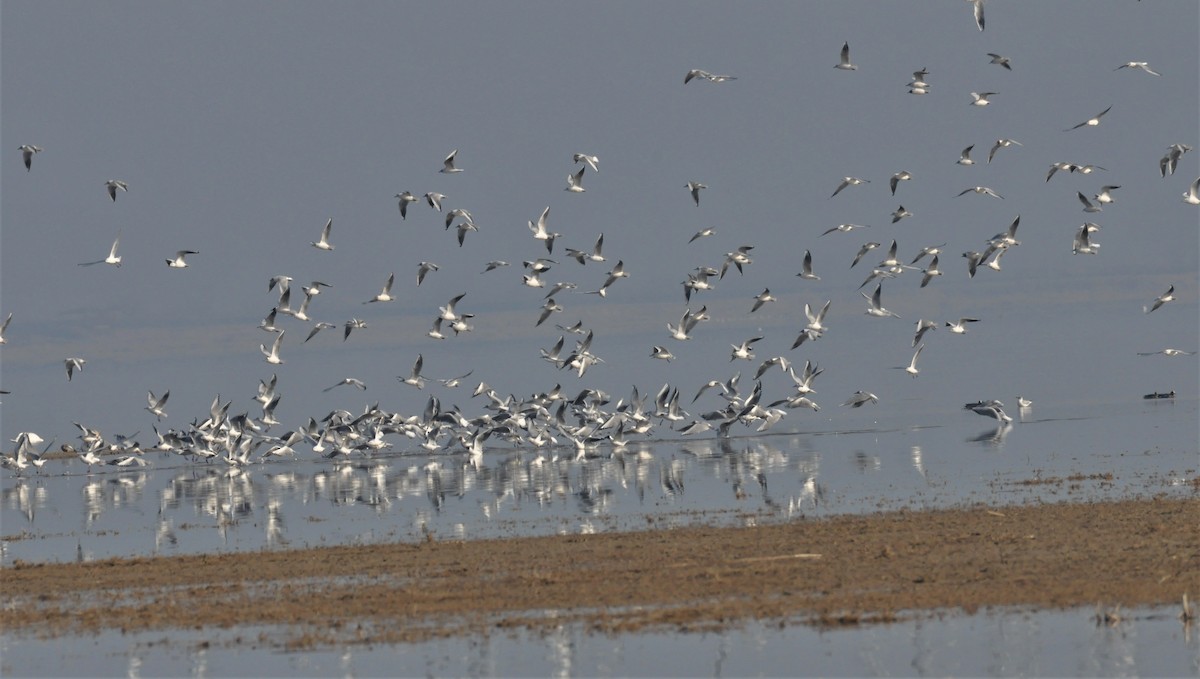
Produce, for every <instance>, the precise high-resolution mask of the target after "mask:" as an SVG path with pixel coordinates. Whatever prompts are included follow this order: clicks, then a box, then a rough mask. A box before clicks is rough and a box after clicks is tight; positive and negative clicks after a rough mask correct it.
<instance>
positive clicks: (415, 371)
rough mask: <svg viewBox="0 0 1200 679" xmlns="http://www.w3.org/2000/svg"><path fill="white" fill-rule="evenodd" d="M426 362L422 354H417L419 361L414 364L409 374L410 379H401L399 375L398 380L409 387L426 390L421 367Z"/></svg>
mask: <svg viewBox="0 0 1200 679" xmlns="http://www.w3.org/2000/svg"><path fill="white" fill-rule="evenodd" d="M424 362H425V358H424V357H423V356H421V354H417V360H416V362H415V363H413V367H412V372H411V373H409V374H408V377H401V376H399V375H397V376H396V379H398V380H400V381H401V382H403V383H405V384H407V385H409V386H413V387H416V388H417V389H424V388H425V378H424V377H422V376H421V365H422V364H423V363H424Z"/></svg>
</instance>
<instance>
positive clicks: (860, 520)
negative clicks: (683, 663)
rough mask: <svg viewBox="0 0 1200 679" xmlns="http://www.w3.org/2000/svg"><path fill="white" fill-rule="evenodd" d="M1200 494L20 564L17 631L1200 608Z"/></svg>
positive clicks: (323, 629) (665, 625)
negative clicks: (1198, 603) (1186, 601)
mask: <svg viewBox="0 0 1200 679" xmlns="http://www.w3.org/2000/svg"><path fill="white" fill-rule="evenodd" d="M1197 526H1200V501H1196V500H1178V499H1154V500H1125V501H1117V502H1100V503H1089V504H1072V503H1064V504H1047V505H1033V506H1012V507H1009V506H1003V507H983V506H980V507H972V508H965V509H948V510H937V511H921V512H914V511H899V512H890V513H884V514H877V515H870V516H841V517H834V518H828V519H819V520H798V521H791V522H787V523H779V524H769V525H762V526H756V527H737V528H732V527H704V526H693V527H685V528H677V529H672V530H646V531H640V532H625V533H601V534H594V535H567V536H549V537H524V538H508V539H498V540H471V541H439V540H436V539H434V538H432V537H431V538H430V539H429V540H426V541H424V542H420V543H394V544H381V545H366V546H341V547H327V548H316V549H304V550H291V551H264V552H251V553H236V554H209V555H200V556H179V557H153V558H134V559H110V560H105V561H97V562H91V563H79V564H24V563H20V562H17V563H15V564H13V565H12V566H11V567H7V568H4V569H3V570H0V599H2V601H3V610H2V611H0V625H2V626H3V629H4V631H5V633H11V634H20V635H25V634H29V635H36V636H40V637H55V636H60V635H77V634H92V633H96V632H101V631H112V630H119V631H122V632H149V631H160V630H171V629H181V630H207V629H212V630H237V629H240V628H251V627H263V626H265V627H267V628H269V629H272V630H277V632H272V633H271V634H259V635H258V636H257V637H255V638H254V639H253V640H251V641H247V642H244V643H253V644H256V645H257V644H263V645H268V646H276V647H280V648H292V649H296V648H309V647H313V646H323V645H328V644H337V643H346V642H359V643H395V642H410V641H422V640H428V639H431V638H436V637H445V636H454V635H464V634H476V633H488V632H490V631H493V630H506V629H507V630H511V629H526V630H530V631H534V632H536V631H538V630H543V629H550V628H552V627H554V626H558V625H561V624H564V623H578V624H583V625H585V626H587V627H588V628H589V629H593V630H597V631H602V632H636V631H640V630H649V629H676V630H696V629H720V628H724V627H727V626H730V625H736V624H740V623H743V622H746V621H749V620H760V621H779V622H780V624H792V623H804V624H818V625H848V624H860V623H868V622H885V621H889V620H896V619H900V618H903V617H909V616H912V615H915V614H918V613H919V612H921V611H931V610H939V609H957V610H962V611H965V612H968V613H970V612H974V611H976V610H978V609H980V608H986V607H993V606H1022V607H1030V608H1066V607H1074V606H1081V605H1084V606H1095V605H1099V606H1102V607H1104V609H1105V610H1109V609H1116V607H1132V606H1144V605H1169V604H1178V602H1179V601H1180V600H1181V598H1182V595H1183V594H1185V593H1187V594H1188V595H1189V597H1190V598H1191V599H1193V600H1194V599H1197V598H1200V529H1197Z"/></svg>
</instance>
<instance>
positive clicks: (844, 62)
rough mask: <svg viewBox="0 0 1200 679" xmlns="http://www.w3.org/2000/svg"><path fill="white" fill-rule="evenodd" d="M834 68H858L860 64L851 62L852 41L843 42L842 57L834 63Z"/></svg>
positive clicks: (845, 69) (846, 69) (853, 69)
mask: <svg viewBox="0 0 1200 679" xmlns="http://www.w3.org/2000/svg"><path fill="white" fill-rule="evenodd" d="M834 68H837V69H840V70H843V71H855V70H858V66H856V65H854V64H852V63H850V41H849V40H847V41H846V42H845V43H843V44H842V55H841V58H840V59H839V60H838V63H837V64H835V65H834Z"/></svg>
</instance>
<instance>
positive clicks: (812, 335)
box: [792, 300, 833, 349]
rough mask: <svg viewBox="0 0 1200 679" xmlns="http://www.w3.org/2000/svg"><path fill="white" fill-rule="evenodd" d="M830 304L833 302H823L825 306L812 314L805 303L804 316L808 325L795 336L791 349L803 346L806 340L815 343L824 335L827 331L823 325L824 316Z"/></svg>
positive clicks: (810, 308)
mask: <svg viewBox="0 0 1200 679" xmlns="http://www.w3.org/2000/svg"><path fill="white" fill-rule="evenodd" d="M831 304H833V300H829V301H827V302H825V306H823V307H821V310H820V311H818V312H816V313H813V310H812V307H810V306H809V305H808V304H807V303H805V305H804V315H805V317H807V318H808V325H806V326H804V329H803V330H801V331H800V334H799V335H797V336H796V341H795V342H792V348H793V349H795V348H796V347H798V346H800V345H801V344H804V342H806V341H808V340H812V341H814V342H815V341H816V340H818V339H820V338H821V336H822V335H824V334H825V331H826V330H827V328H826V327H825V325H824V321H825V314H827V313H829V305H831Z"/></svg>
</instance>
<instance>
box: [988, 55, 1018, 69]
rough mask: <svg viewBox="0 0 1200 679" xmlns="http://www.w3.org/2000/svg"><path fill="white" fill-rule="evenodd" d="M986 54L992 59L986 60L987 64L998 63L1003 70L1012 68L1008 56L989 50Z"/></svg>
mask: <svg viewBox="0 0 1200 679" xmlns="http://www.w3.org/2000/svg"><path fill="white" fill-rule="evenodd" d="M988 56H989V57H991V58H992V60H991V61H989V62H988V63H989V64H999V65H1000V66H1003V67H1004V68H1005V70H1009V71H1011V70H1012V65H1011V64H1010V63H1009V62H1010V59H1009V58H1008V57H1002V56H1000V55H999V54H993V53H991V52H988Z"/></svg>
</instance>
